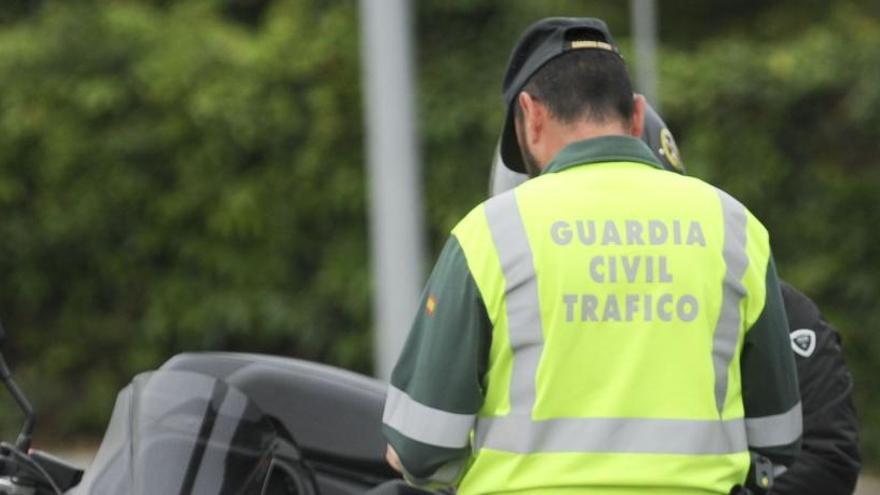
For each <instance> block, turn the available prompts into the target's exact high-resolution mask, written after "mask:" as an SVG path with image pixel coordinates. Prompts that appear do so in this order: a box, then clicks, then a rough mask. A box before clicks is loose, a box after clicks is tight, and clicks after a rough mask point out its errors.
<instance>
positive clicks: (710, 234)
mask: <svg viewBox="0 0 880 495" xmlns="http://www.w3.org/2000/svg"><path fill="white" fill-rule="evenodd" d="M453 234H454V235H455V236H456V237H457V238H458V240H459V242H460V243H461V246H462V249H463V251H464V253H465V257H466V258H467V263H468V267H469V269H470V271H471V273H472V275H473V277H474V279H475V281H476V284H477V287H478V288H479V291H480V294H481V296H482V299H483V301H484V303H485V305H486V309H487V312H488V315H489V318H490V320H491V322H492V325H493V333H492V346H491V350H490V357H489V367H488V373H487V377H486V382H487V383H486V387H487V388H486V399H485V403H484V405H483V407H482V409H481V411H480V412H479V415H478V418H477V421H476V428H475V432H474V436H473V438H472V443H473V449H474V454H473V458H472V459H471V463H470V466H469V468H468V469H467V472H466V474H465V476H464V478H463V480H462V482H461V484H460V490H459V493H461V494H462V495H471V494H484V493H514V492H516V493H529V494H544V493H546V494H551V493H553V494H558V493H584V494H593V495H620V494H632V493H651V494H659V495H662V494H676V495H687V494H727V493H728V491H729V490H730V488H731V487H732V486H733V485H735V484H737V483H741V482H742V481H743V480H744V479H745V477H746V474H747V471H748V467H749V454H748V448H747V440H746V431H745V425H744V418H743V416H744V414H743V401H742V388H741V380H740V366H739V358H740V353H741V350H742V345H743V338H744V336H745V334H746V332H747V331H748V329H749V328H750V327H751V326H752V325H753V324H754V323H755V321H756V320H757V318H758V317H759V315H760V314H761V311H762V309H763V305H764V301H765V290H766V288H765V275H766V267H767V264H768V259H769V256H770V248H769V242H768V235H767V232H766V230H765V229H764V227H763V226H762V225H761V224H760V222H758V221H757V220H756V219H755V218H754V217H753V216H752V215H751V214H750V213H749V212H748V211H747V210H746V209H745V208H744V207H743V206H742V205H741V204H740V203H739V202H737V201H736V200H735V199H733V198H732V197H730V196H729V195H727V194H726V193H724V192H723V191H720V190H719V189H716V188H714V187H712V186H710V185H708V184H706V183H704V182H702V181H699V180H697V179H694V178H689V177H683V176H680V175H677V174H673V173H668V172H664V171H661V170H657V169H655V168H652V167H650V166H648V165H645V164H641V163H632V162H609V163H593V164H587V165H580V166H575V167H572V168H568V169H566V170H564V171H561V172H558V173H548V174H544V175H542V176H540V177H538V178H535V179H533V180H530V181H528V182H527V183H525V184H523V185H522V186H520V187H518V188H516V189H514V190H512V191H508V192H507V193H504V194H502V195H500V196H496V197H495V198H492V199H491V200H489V201H487V202H486V203H484V204H483V205H481V206H479V207H477V208H476V209H474V210H473V211H472V212H471V213H470V214H469V215H468V216H467V217H465V218H464V219H463V220H462V221H461V222H460V223H459V225H458V226H457V227H456V228H455V229H454V231H453Z"/></svg>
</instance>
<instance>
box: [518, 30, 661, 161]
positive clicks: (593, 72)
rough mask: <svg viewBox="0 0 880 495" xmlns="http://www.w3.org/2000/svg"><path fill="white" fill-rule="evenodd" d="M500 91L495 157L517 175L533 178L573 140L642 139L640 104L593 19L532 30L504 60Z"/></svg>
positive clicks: (607, 38) (611, 45) (610, 41)
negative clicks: (502, 115)
mask: <svg viewBox="0 0 880 495" xmlns="http://www.w3.org/2000/svg"><path fill="white" fill-rule="evenodd" d="M502 90H503V95H504V100H505V103H506V104H507V120H506V122H505V127H504V131H503V133H502V136H501V156H502V158H503V160H504V163H505V164H506V165H507V166H508V167H509V168H510V169H511V170H514V171H517V172H528V173H529V174H530V175H537V173H539V172H540V170H541V169H542V168H543V167H544V166H546V165H547V163H548V162H549V161H550V160H551V159H552V158H553V157H554V156H555V155H556V153H557V152H558V151H559V150H560V149H561V148H562V147H564V146H565V145H567V144H569V143H570V142H572V141H576V140H580V139H585V138H588V137H595V136H600V135H609V134H626V135H632V136H640V135H641V134H642V123H643V118H644V99H643V98H642V97H641V96H638V95H634V94H633V91H632V84H631V83H630V79H629V75H628V74H627V71H626V66H625V64H624V62H623V59H622V58H621V57H620V54H619V53H618V51H617V47H616V46H615V45H614V40H613V39H612V38H611V34H610V33H609V32H608V28H607V27H606V26H605V23H603V22H602V21H600V20H598V19H590V18H550V19H544V20H541V21H539V22H537V23H536V24H534V25H532V26H531V27H530V28H529V29H527V30H526V32H525V33H524V34H523V35H522V37H521V38H520V40H519V42H518V43H517V45H516V47H515V48H514V50H513V53H512V54H511V57H510V61H509V62H508V67H507V72H506V74H505V76H504V82H503V85H502Z"/></svg>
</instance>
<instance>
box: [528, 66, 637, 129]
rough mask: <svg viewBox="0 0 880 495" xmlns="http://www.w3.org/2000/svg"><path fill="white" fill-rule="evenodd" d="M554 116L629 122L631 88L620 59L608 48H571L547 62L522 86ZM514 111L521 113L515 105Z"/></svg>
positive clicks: (566, 120) (570, 120)
mask: <svg viewBox="0 0 880 495" xmlns="http://www.w3.org/2000/svg"><path fill="white" fill-rule="evenodd" d="M523 91H525V92H526V93H529V94H530V95H532V96H534V97H535V98H537V99H538V100H539V101H541V102H542V103H543V104H544V105H545V106H546V107H547V109H548V110H549V111H550V114H551V115H552V116H553V117H554V118H555V119H557V120H559V121H561V122H563V123H566V124H570V123H574V122H575V121H576V120H579V119H584V120H591V121H596V122H603V123H604V122H607V121H608V120H609V119H622V120H623V121H624V122H627V123H628V122H630V121H631V120H632V114H633V90H632V83H631V82H630V79H629V74H628V73H627V71H626V65H625V64H624V62H623V59H621V58H620V56H619V55H617V54H616V53H614V52H611V51H607V50H572V51H570V52H568V53H565V54H562V55H560V56H559V57H556V58H554V59H553V60H551V61H549V62H547V64H546V65H544V66H543V67H541V69H539V70H538V71H537V72H536V73H535V74H534V75H533V76H532V77H531V78H530V79H529V81H528V82H527V83H526V85H525V86H524V87H523ZM516 110H517V113H518V114H519V113H521V111H522V110H521V109H520V108H519V105H516Z"/></svg>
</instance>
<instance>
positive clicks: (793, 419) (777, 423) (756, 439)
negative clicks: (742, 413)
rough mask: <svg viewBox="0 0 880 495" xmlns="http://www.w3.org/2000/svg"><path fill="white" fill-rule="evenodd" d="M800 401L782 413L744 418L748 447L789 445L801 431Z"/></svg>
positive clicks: (801, 412) (801, 414) (798, 436)
mask: <svg viewBox="0 0 880 495" xmlns="http://www.w3.org/2000/svg"><path fill="white" fill-rule="evenodd" d="M803 421H804V419H803V411H802V410H801V403H800V402H798V403H797V404H795V406H794V407H792V408H791V409H789V410H788V412H784V413H782V414H776V415H773V416H762V417H760V418H746V436H747V437H748V439H749V446H750V447H775V446H780V445H789V444H791V443H793V442H794V441H796V440H797V439H798V438H800V436H801V433H802V431H803Z"/></svg>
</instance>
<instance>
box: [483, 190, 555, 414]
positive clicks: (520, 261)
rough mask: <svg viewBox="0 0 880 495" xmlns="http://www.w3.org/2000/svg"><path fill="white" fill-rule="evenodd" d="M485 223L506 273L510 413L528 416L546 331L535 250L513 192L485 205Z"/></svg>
mask: <svg viewBox="0 0 880 495" xmlns="http://www.w3.org/2000/svg"><path fill="white" fill-rule="evenodd" d="M486 220H487V221H488V223H489V231H490V233H491V234H492V240H493V242H494V243H495V249H496V250H497V251H498V259H499V261H500V262H501V271H502V272H503V273H504V283H505V285H504V294H505V303H506V306H507V325H508V331H509V336H510V347H511V349H512V350H513V369H512V370H511V375H510V410H511V412H512V413H520V414H526V415H529V414H531V412H532V407H533V406H534V405H535V387H536V385H535V380H536V377H537V375H538V362H539V361H540V359H541V352H542V351H543V349H544V332H543V329H542V326H541V305H540V300H539V298H538V280H537V278H536V277H535V263H534V260H533V259H532V249H531V247H530V246H529V237H528V235H527V234H526V229H525V226H524V225H523V221H522V217H521V215H520V211H519V207H518V205H517V204H516V196H515V193H514V191H513V190H511V191H507V192H505V193H502V194H499V195H498V196H495V197H494V198H492V199H490V200H489V201H488V202H486Z"/></svg>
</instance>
